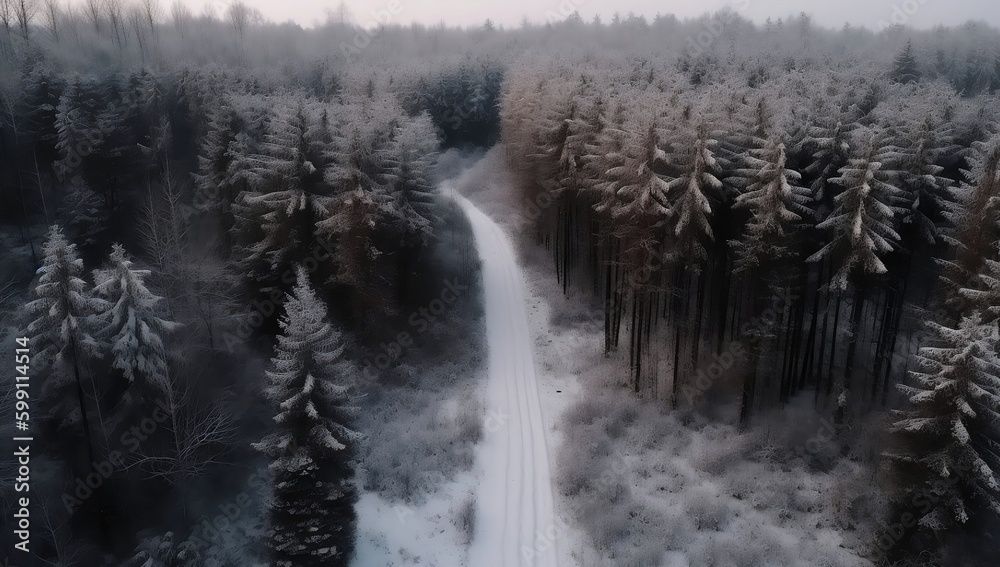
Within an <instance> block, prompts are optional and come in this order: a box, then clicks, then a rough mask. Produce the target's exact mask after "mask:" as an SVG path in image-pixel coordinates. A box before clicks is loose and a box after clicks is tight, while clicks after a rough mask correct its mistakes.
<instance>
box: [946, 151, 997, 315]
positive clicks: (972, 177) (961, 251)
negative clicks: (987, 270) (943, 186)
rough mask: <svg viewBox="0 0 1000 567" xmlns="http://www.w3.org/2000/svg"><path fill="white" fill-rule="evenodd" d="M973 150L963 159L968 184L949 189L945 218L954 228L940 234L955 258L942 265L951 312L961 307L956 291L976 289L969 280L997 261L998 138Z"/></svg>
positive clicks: (947, 302) (947, 301)
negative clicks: (949, 197) (951, 200)
mask: <svg viewBox="0 0 1000 567" xmlns="http://www.w3.org/2000/svg"><path fill="white" fill-rule="evenodd" d="M972 150H973V151H972V152H970V154H969V155H968V156H967V158H966V159H967V160H968V162H969V165H970V167H969V169H967V170H963V173H964V175H965V177H966V180H967V182H965V183H962V184H961V185H960V186H958V187H953V188H952V190H951V192H952V195H953V197H954V202H951V203H948V204H947V206H948V211H947V213H946V215H945V216H946V218H947V219H948V221H949V222H950V223H951V224H952V227H953V228H950V229H948V230H946V231H944V232H943V236H944V238H945V240H946V241H947V242H948V243H949V244H951V245H952V246H953V247H954V248H955V255H954V258H952V259H951V260H947V261H942V267H943V270H942V274H941V276H942V283H943V285H944V287H945V291H944V298H945V303H946V305H950V306H952V307H954V308H957V307H959V306H960V304H961V303H963V302H962V301H961V299H960V296H959V290H961V289H963V288H975V285H974V284H973V282H972V280H973V278H974V277H975V275H976V274H978V273H982V271H983V270H982V266H983V262H984V261H986V260H989V259H997V258H998V256H997V249H996V242H997V239H998V237H1000V225H998V221H997V219H998V215H1000V136H994V137H993V138H992V139H991V140H990V141H988V142H976V143H974V144H973V145H972ZM956 311H957V312H964V310H962V309H956Z"/></svg>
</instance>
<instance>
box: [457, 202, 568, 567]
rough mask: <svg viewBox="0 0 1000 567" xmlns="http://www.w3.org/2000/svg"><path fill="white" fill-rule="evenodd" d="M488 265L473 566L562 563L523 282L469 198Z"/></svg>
mask: <svg viewBox="0 0 1000 567" xmlns="http://www.w3.org/2000/svg"><path fill="white" fill-rule="evenodd" d="M454 198H455V199H456V200H457V201H458V203H459V204H460V205H461V206H462V208H463V210H464V211H465V214H466V216H467V217H468V219H469V222H470V224H471V225H472V231H473V234H474V235H475V239H476V248H477V250H478V252H479V256H480V259H481V261H482V275H483V291H484V298H485V303H486V332H487V345H488V348H489V380H488V385H487V394H486V421H485V426H484V440H483V442H482V444H481V447H480V451H479V467H480V470H481V472H482V474H483V477H482V481H481V483H480V485H479V486H478V488H477V498H476V524H475V534H474V536H473V540H472V543H471V545H470V548H469V565H470V566H473V567H512V566H526V565H527V566H533V567H554V566H557V565H558V554H557V551H556V541H555V540H556V534H557V533H558V529H557V528H558V526H557V525H556V523H555V522H556V520H555V515H554V511H553V503H552V502H553V498H552V478H551V474H550V470H549V454H548V442H547V440H546V431H545V425H544V421H543V416H542V408H541V403H540V400H539V394H538V384H537V381H536V375H535V367H534V360H533V353H532V344H531V333H530V331H529V327H528V317H527V311H526V304H525V286H524V277H523V275H522V273H521V268H520V266H518V264H517V260H516V258H515V255H514V250H513V247H512V245H511V242H510V240H509V239H508V238H507V236H506V235H505V234H504V233H503V231H502V230H501V229H500V227H499V226H497V224H496V223H494V222H493V220H492V219H490V218H489V217H488V216H486V215H485V214H484V213H483V212H482V211H480V210H479V209H478V208H476V206H475V205H473V204H472V203H471V202H469V201H468V200H467V199H465V198H464V197H461V196H459V195H457V194H456V195H455V196H454Z"/></svg>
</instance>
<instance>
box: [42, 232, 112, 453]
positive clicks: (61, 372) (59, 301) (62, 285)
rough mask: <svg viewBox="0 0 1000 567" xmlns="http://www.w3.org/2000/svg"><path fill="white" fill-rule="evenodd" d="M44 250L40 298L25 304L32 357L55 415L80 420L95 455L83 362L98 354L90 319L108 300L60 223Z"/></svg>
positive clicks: (59, 419)
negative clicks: (91, 285)
mask: <svg viewBox="0 0 1000 567" xmlns="http://www.w3.org/2000/svg"><path fill="white" fill-rule="evenodd" d="M43 251H44V254H45V259H44V261H43V264H42V267H41V268H40V269H39V273H40V276H39V278H38V285H37V286H36V287H35V290H34V291H35V296H36V298H37V299H35V300H33V301H31V302H29V303H28V304H27V305H26V306H25V307H26V310H27V313H28V315H29V317H31V318H32V321H31V322H30V323H29V324H28V328H27V330H28V333H29V334H30V335H31V337H32V341H31V344H32V349H33V355H34V356H33V358H32V359H33V361H34V364H36V365H37V367H36V368H35V370H36V371H38V372H41V371H43V370H44V371H46V372H45V373H44V374H42V375H43V376H45V380H44V382H43V384H42V396H43V397H42V399H43V401H44V402H45V403H46V404H47V405H49V406H50V408H51V411H52V415H51V416H52V418H53V419H54V420H55V422H56V423H57V424H58V425H61V426H67V425H77V424H79V425H81V426H82V428H83V433H84V438H85V440H86V442H87V446H88V449H89V452H90V458H91V459H93V455H94V452H93V439H92V438H91V436H90V421H89V419H88V417H87V405H88V404H87V395H86V394H85V393H84V385H83V376H82V368H83V364H84V362H85V360H86V359H87V358H89V357H97V356H99V345H98V342H97V341H95V340H94V338H93V337H92V335H91V325H92V317H93V316H94V314H95V313H97V312H98V311H99V310H100V309H102V308H104V307H105V304H104V302H102V301H100V300H97V299H94V298H93V297H91V296H90V294H89V290H87V284H86V282H85V281H84V280H83V278H82V276H83V273H84V266H83V260H81V259H80V258H79V256H78V255H77V251H76V245H74V244H71V243H70V242H68V241H67V240H66V237H65V236H64V235H63V232H62V229H61V228H60V227H59V226H58V225H56V226H53V227H52V229H51V230H50V231H49V236H48V240H47V241H46V243H45V246H44V248H43ZM74 404H75V405H74Z"/></svg>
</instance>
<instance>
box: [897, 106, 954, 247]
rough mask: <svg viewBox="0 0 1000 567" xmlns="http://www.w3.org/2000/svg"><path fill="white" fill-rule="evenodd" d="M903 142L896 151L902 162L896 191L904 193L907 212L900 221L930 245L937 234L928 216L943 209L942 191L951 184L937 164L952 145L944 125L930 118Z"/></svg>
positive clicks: (950, 137)
mask: <svg viewBox="0 0 1000 567" xmlns="http://www.w3.org/2000/svg"><path fill="white" fill-rule="evenodd" d="M904 135H905V134H904ZM907 142H908V143H907V144H906V146H905V147H903V148H900V152H901V154H902V159H901V160H900V163H899V164H898V167H899V169H900V171H901V175H900V188H902V189H904V190H905V191H906V192H907V193H908V195H907V200H908V201H909V209H910V210H909V213H908V214H907V215H906V217H905V219H904V222H907V223H913V224H915V225H916V226H917V228H918V230H919V231H920V235H921V236H922V237H923V238H924V240H925V241H926V242H927V243H928V244H934V243H935V242H937V239H938V237H939V231H938V227H937V225H936V224H935V222H934V220H933V219H932V218H931V217H930V216H929V215H931V214H939V213H941V212H943V211H944V210H945V204H944V198H945V192H946V190H947V188H948V187H949V186H950V185H951V180H949V179H948V178H946V177H944V176H943V175H942V173H943V172H944V169H945V168H944V167H943V166H941V165H939V162H941V161H942V159H943V158H944V157H946V156H947V155H949V154H951V153H954V152H955V148H956V146H955V144H954V141H953V138H952V136H951V135H950V134H949V131H948V129H947V126H946V125H943V124H938V123H936V121H935V120H934V119H933V118H932V117H926V118H925V119H924V120H923V121H921V123H920V125H919V126H918V127H917V129H916V131H915V132H914V133H912V134H910V137H909V139H908V140H907Z"/></svg>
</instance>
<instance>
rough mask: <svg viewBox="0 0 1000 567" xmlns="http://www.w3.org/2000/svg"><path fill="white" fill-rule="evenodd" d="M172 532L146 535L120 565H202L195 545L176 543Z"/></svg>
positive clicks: (199, 566)
mask: <svg viewBox="0 0 1000 567" xmlns="http://www.w3.org/2000/svg"><path fill="white" fill-rule="evenodd" d="M174 539H175V538H174V533H173V532H167V533H165V534H163V535H162V536H154V537H148V538H145V539H143V540H142V542H141V543H139V545H138V547H136V549H135V555H133V556H132V557H131V558H130V559H128V560H127V561H125V562H124V563H123V564H122V567H202V565H204V562H203V561H202V560H201V557H200V555H199V554H198V549H197V546H196V545H195V544H194V543H193V542H191V541H183V542H181V543H179V544H177V543H176V542H175V541H174Z"/></svg>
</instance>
